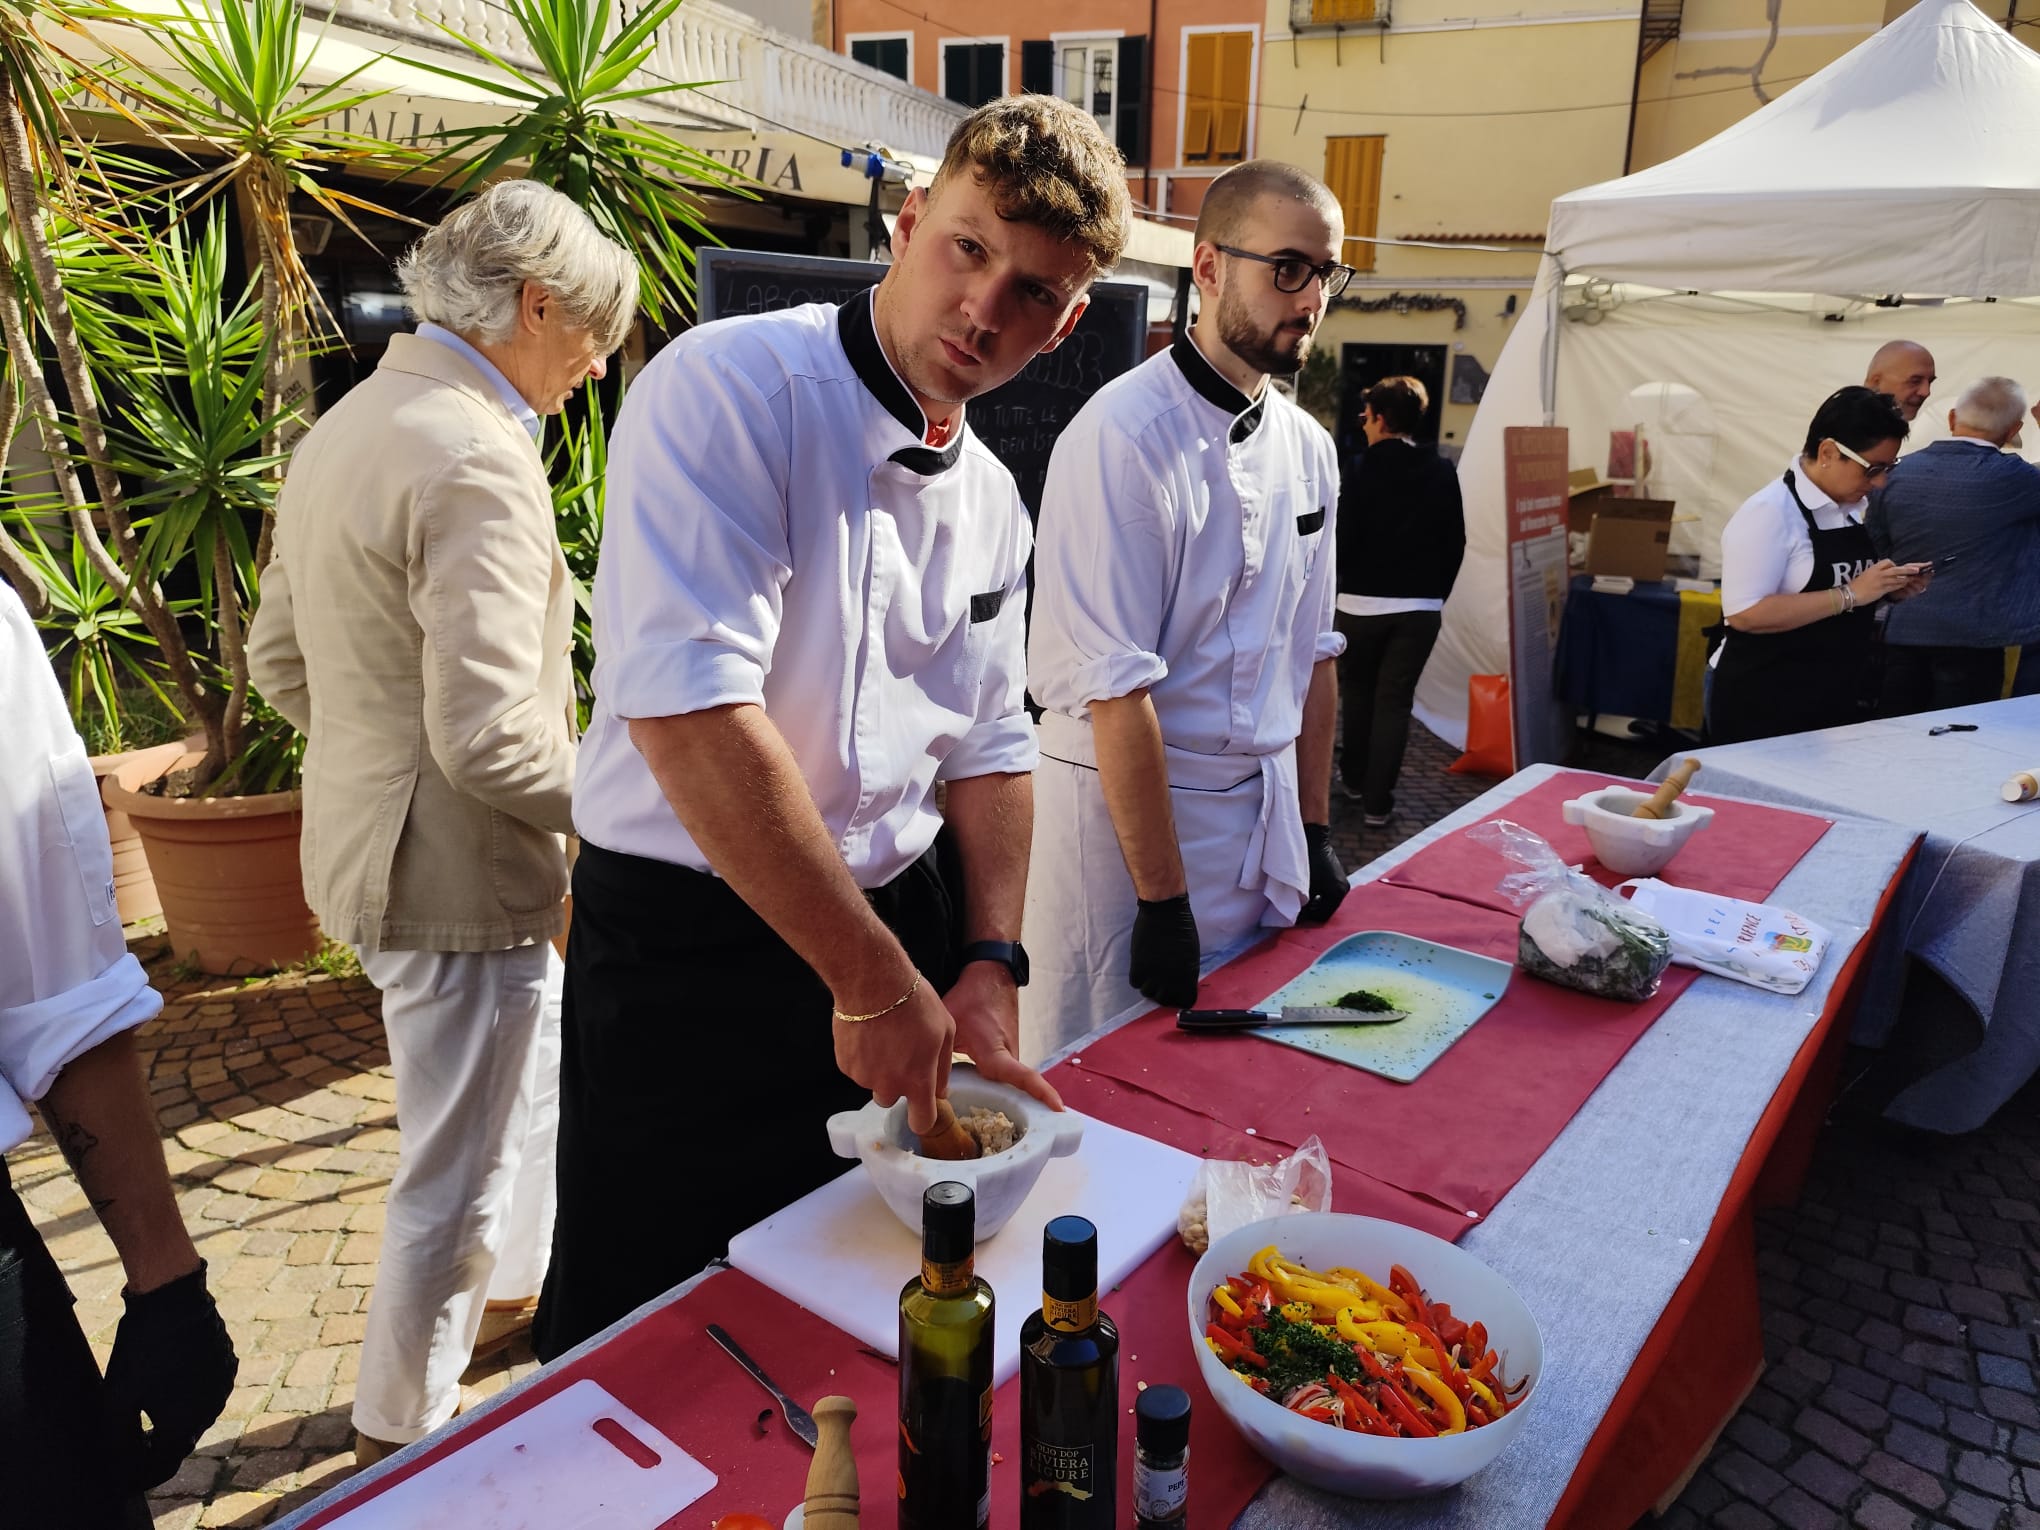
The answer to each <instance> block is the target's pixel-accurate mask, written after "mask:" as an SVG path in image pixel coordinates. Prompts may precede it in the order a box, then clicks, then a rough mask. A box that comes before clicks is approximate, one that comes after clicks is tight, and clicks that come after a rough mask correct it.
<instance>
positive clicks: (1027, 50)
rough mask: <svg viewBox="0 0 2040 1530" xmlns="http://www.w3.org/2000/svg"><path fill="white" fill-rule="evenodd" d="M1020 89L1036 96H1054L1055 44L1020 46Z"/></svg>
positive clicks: (1039, 43)
mask: <svg viewBox="0 0 2040 1530" xmlns="http://www.w3.org/2000/svg"><path fill="white" fill-rule="evenodd" d="M1020 88H1021V89H1022V90H1026V91H1032V92H1033V93H1034V94H1035V95H1038V96H1052V95H1054V94H1055V44H1054V43H1052V42H1045V41H1044V42H1023V43H1021V44H1020Z"/></svg>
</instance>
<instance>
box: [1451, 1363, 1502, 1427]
mask: <svg viewBox="0 0 2040 1530" xmlns="http://www.w3.org/2000/svg"><path fill="white" fill-rule="evenodd" d="M1462 1374H1463V1375H1464V1376H1465V1377H1466V1384H1467V1385H1468V1386H1470V1387H1472V1388H1473V1389H1474V1391H1476V1392H1478V1393H1480V1400H1481V1401H1482V1402H1483V1403H1485V1404H1486V1405H1487V1412H1488V1417H1489V1418H1500V1417H1501V1416H1502V1414H1503V1413H1504V1412H1506V1411H1507V1410H1506V1409H1504V1408H1503V1407H1502V1404H1501V1402H1500V1400H1499V1399H1498V1398H1497V1397H1496V1396H1495V1394H1494V1393H1492V1392H1490V1391H1489V1390H1488V1389H1487V1386H1486V1384H1485V1383H1484V1382H1482V1381H1481V1379H1480V1378H1479V1377H1478V1376H1476V1375H1474V1374H1473V1372H1471V1371H1463V1372H1462Z"/></svg>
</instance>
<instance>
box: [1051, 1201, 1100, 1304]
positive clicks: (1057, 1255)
mask: <svg viewBox="0 0 2040 1530" xmlns="http://www.w3.org/2000/svg"><path fill="white" fill-rule="evenodd" d="M1041 1294H1042V1295H1043V1296H1052V1297H1054V1298H1055V1299H1056V1300H1057V1301H1062V1302H1080V1301H1084V1300H1086V1299H1087V1298H1090V1297H1095V1296H1096V1295H1097V1294H1098V1229H1097V1228H1095V1227H1093V1226H1092V1225H1091V1224H1090V1223H1089V1222H1088V1221H1086V1220H1085V1219H1084V1218H1082V1217H1057V1218H1055V1219H1054V1220H1053V1221H1052V1222H1050V1223H1049V1224H1048V1226H1046V1227H1044V1228H1042V1230H1041Z"/></svg>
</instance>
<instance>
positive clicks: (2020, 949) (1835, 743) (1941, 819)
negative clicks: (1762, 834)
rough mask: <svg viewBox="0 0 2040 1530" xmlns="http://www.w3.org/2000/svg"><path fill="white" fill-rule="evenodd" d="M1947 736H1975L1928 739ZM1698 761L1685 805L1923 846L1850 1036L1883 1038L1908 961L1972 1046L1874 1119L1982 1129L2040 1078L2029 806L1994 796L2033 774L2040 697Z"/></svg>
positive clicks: (2039, 849) (2037, 809) (1793, 738)
mask: <svg viewBox="0 0 2040 1530" xmlns="http://www.w3.org/2000/svg"><path fill="white" fill-rule="evenodd" d="M1949 722H1962V723H1973V724H1975V726H1976V731H1975V732H1974V733H1943V734H1941V735H1939V736H1938V737H1937V736H1934V735H1932V734H1930V733H1929V731H1928V730H1929V729H1930V728H1933V727H1936V726H1939V725H1940V724H1942V723H1949ZM1678 758H1683V756H1675V757H1674V759H1672V760H1667V761H1666V762H1665V763H1664V764H1663V765H1660V766H1659V767H1658V768H1657V770H1656V771H1655V772H1654V773H1653V779H1658V778H1661V777H1662V776H1663V775H1664V773H1665V771H1666V770H1667V769H1668V768H1669V767H1670V766H1671V765H1672V764H1674V763H1675V762H1676V760H1677V759H1678ZM1698 758H1699V759H1700V760H1701V761H1702V769H1701V771H1700V775H1699V778H1698V779H1697V780H1696V781H1695V782H1694V789H1695V790H1698V791H1709V792H1715V793H1718V794H1720V795H1722V796H1728V797H1748V798H1752V799H1754V800H1756V801H1760V802H1774V803H1779V804H1782V805H1784V806H1787V807H1804V808H1812V809H1815V810H1817V811H1820V812H1825V813H1830V814H1835V813H1847V814H1853V815H1855V816H1857V817H1860V818H1874V819H1881V820H1883V821H1884V822H1886V823H1893V824H1899V825H1902V826H1904V827H1907V828H1911V829H1916V830H1918V831H1920V832H1921V833H1923V834H1925V836H1926V842H1925V843H1924V844H1923V845H1922V846H1921V847H1920V853H1919V856H1918V858H1917V859H1916V860H1915V861H1914V863H1913V868H1912V871H1911V873H1910V874H1909V875H1908V876H1907V878H1906V885H1905V887H1904V888H1903V889H1902V890H1901V893H1900V899H1899V903H1898V906H1897V908H1896V910H1895V918H1894V920H1893V930H1894V934H1893V936H1892V937H1891V938H1890V939H1888V940H1887V941H1886V943H1885V946H1884V948H1883V949H1882V950H1880V951H1879V952H1878V959H1877V962H1876V964H1875V966H1874V967H1873V968H1872V970H1871V974H1870V988H1869V991H1868V992H1867V993H1866V994H1865V995H1864V1000H1863V1009H1862V1012H1861V1015H1860V1017H1859V1020H1858V1024H1857V1029H1856V1032H1855V1036H1856V1039H1857V1040H1859V1041H1862V1042H1864V1043H1866V1044H1868V1045H1872V1046H1875V1045H1879V1044H1881V1043H1882V1042H1883V1041H1884V1040H1885V1039H1886V1038H1887V1037H1888V1036H1889V1035H1890V1032H1891V1028H1892V1026H1893V1025H1894V1024H1895V1023H1896V1021H1897V1018H1898V1006H1899V1000H1900V998H1901V996H1902V994H1903V992H1904V987H1905V966H1906V960H1907V958H1909V957H1910V958H1917V959H1918V960H1920V961H1923V962H1925V963H1926V964H1927V965H1928V966H1930V967H1931V968H1933V969H1934V971H1935V972H1937V973H1939V974H1940V975H1941V976H1942V977H1943V978H1945V979H1946V980H1947V981H1948V983H1949V985H1950V986H1951V987H1953V988H1954V989H1955V991H1956V992H1957V993H1959V994H1960V995H1961V996H1962V998H1963V999H1964V1000H1965V1001H1966V1002H1967V1003H1968V1004H1969V1006H1970V1007H1971V1008H1972V1009H1974V1010H1975V1011H1976V1016H1977V1020H1978V1022H1979V1023H1980V1025H1981V1026H1982V1028H1983V1042H1982V1045H1981V1046H1979V1047H1978V1048H1977V1049H1976V1050H1975V1051H1974V1052H1971V1053H1970V1054H1969V1055H1968V1056H1966V1057H1962V1058H1959V1059H1958V1060H1956V1061H1955V1062H1952V1063H1949V1064H1947V1065H1946V1066H1944V1067H1941V1068H1938V1069H1936V1070H1935V1071H1934V1072H1933V1073H1931V1074H1929V1075H1928V1076H1927V1077H1925V1078H1923V1079H1920V1080H1919V1081H1917V1082H1916V1083H1914V1084H1912V1085H1910V1086H1909V1087H1908V1088H1906V1090H1905V1091H1904V1092H1903V1093H1901V1094H1900V1095H1899V1096H1898V1097H1897V1098H1896V1099H1894V1100H1893V1101H1892V1103H1891V1106H1890V1109H1889V1110H1888V1111H1887V1112H1886V1114H1887V1115H1888V1116H1889V1117H1890V1118H1891V1119H1892V1120H1894V1121H1899V1122H1903V1123H1904V1124H1906V1125H1908V1126H1917V1127H1924V1128H1926V1129H1928V1130H1932V1131H1941V1132H1966V1131H1973V1130H1975V1129H1976V1128H1977V1127H1979V1126H1982V1125H1983V1124H1984V1122H1986V1121H1988V1120H1989V1119H1990V1117H1991V1114H1992V1112H1994V1111H1995V1110H1996V1109H1997V1108H1998V1107H1999V1106H2000V1105H2002V1104H2004V1102H2005V1101H2006V1100H2008V1099H2010V1098H2011V1097H2012V1096H2013V1095H2014V1094H2016V1093H2017V1092H2018V1090H2019V1087H2020V1086H2021V1085H2022V1084H2024V1083H2025V1082H2026V1080H2027V1079H2029V1078H2031V1077H2032V1076H2033V1074H2034V1072H2035V1071H2036V1070H2040V803H2032V802H2021V803H2007V802H2005V801H2003V800H2002V799H2001V798H2000V797H1999V795H1998V788H1999V787H2000V786H2001V785H2002V784H2003V782H2004V781H2005V778H2006V777H2008V776H2010V775H2012V774H2013V773H2014V772H2015V771H2021V770H2029V769H2040V696H2033V697H2015V698H2014V699H2012V700H2010V701H1994V702H1990V703H1987V704H1986V705H1983V706H1975V707H1960V708H1957V709H1955V710H1952V711H1947V712H1923V713H1921V714H1919V715H1918V716H1914V717H1897V718H1891V719H1888V720H1885V721H1881V722H1867V723H1856V724H1854V725H1853V726H1851V727H1847V728H1830V729H1828V730H1827V731H1825V732H1821V733H1799V734H1793V735H1790V736H1788V737H1785V738H1773V739H1762V740H1759V741H1758V742H1756V743H1750V744H1728V745H1723V746H1722V747H1720V748H1718V749H1703V750H1700V751H1698ZM1779 901H1781V902H1786V901H1788V900H1785V899H1782V898H1781V899H1780V900H1779ZM1805 912H1806V913H1808V914H1809V915H1811V916H1812V917H1815V918H1818V917H1819V916H1818V915H1817V914H1814V912H1813V911H1812V910H1811V909H1808V910H1806V911H1805Z"/></svg>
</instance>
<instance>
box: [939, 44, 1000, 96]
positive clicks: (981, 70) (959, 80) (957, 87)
mask: <svg viewBox="0 0 2040 1530" xmlns="http://www.w3.org/2000/svg"><path fill="white" fill-rule="evenodd" d="M1005 93H1006V42H1005V39H1004V38H1001V39H999V40H998V41H997V42H952V41H951V40H950V39H949V38H946V37H945V38H943V39H942V94H944V95H945V96H947V97H949V99H950V100H952V101H954V102H956V103H957V104H959V105H961V106H983V105H984V104H985V103H986V102H987V101H996V100H997V99H998V98H999V97H1000V96H1003V95H1004V94H1005Z"/></svg>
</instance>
